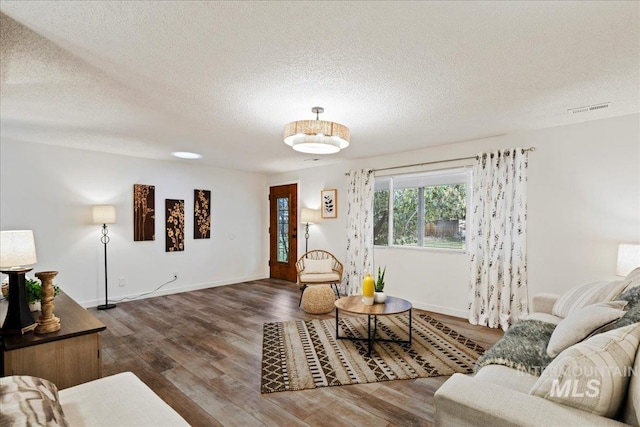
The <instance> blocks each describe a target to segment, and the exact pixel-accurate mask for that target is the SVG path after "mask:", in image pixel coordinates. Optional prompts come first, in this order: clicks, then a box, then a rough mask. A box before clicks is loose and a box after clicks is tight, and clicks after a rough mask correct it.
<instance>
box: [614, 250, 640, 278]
mask: <svg viewBox="0 0 640 427" xmlns="http://www.w3.org/2000/svg"><path fill="white" fill-rule="evenodd" d="M636 267H640V245H638V244H633V243H620V244H619V245H618V263H617V266H616V275H618V276H623V277H625V276H627V275H628V274H629V273H631V272H632V271H633V270H634V269H635V268H636Z"/></svg>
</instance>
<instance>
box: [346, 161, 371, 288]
mask: <svg viewBox="0 0 640 427" xmlns="http://www.w3.org/2000/svg"><path fill="white" fill-rule="evenodd" d="M373 184H374V176H373V169H359V170H352V171H350V172H348V173H347V260H346V265H345V281H346V282H345V283H346V287H347V295H357V294H360V293H361V292H362V279H364V275H365V273H367V272H368V273H371V274H372V275H373V271H372V268H373Z"/></svg>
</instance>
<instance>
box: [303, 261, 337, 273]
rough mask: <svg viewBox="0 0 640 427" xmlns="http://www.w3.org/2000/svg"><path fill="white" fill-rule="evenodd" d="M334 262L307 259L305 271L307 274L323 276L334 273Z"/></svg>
mask: <svg viewBox="0 0 640 427" xmlns="http://www.w3.org/2000/svg"><path fill="white" fill-rule="evenodd" d="M332 267H333V260H331V259H305V260H304V270H302V272H303V273H305V274H323V273H331V272H332V271H333V268H332Z"/></svg>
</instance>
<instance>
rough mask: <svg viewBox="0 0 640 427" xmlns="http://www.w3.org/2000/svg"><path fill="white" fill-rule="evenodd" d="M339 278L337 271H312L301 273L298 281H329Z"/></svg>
mask: <svg viewBox="0 0 640 427" xmlns="http://www.w3.org/2000/svg"><path fill="white" fill-rule="evenodd" d="M339 280H340V275H339V274H338V273H312V274H301V275H300V283H330V282H337V281H339Z"/></svg>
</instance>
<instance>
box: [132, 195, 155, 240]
mask: <svg viewBox="0 0 640 427" xmlns="http://www.w3.org/2000/svg"><path fill="white" fill-rule="evenodd" d="M155 204H156V187H155V186H153V185H144V184H133V241H134V242H142V241H145V240H155V239H156V231H155V230H156V212H155Z"/></svg>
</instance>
